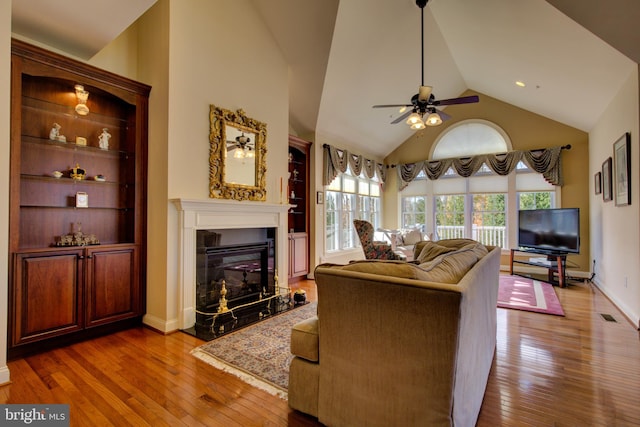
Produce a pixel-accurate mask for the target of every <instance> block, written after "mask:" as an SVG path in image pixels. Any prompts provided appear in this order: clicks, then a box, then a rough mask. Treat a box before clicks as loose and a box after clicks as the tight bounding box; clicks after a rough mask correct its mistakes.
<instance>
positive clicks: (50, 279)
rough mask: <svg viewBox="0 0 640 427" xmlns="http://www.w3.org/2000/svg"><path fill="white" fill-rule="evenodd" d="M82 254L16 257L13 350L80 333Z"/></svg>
mask: <svg viewBox="0 0 640 427" xmlns="http://www.w3.org/2000/svg"><path fill="white" fill-rule="evenodd" d="M82 253H83V252H82V250H70V251H60V252H46V253H43V252H40V253H19V254H16V257H15V268H14V272H15V275H14V284H13V296H12V309H13V319H14V322H13V327H12V328H11V334H12V336H11V344H12V345H13V346H15V345H19V344H24V343H28V342H32V341H39V340H42V339H46V338H50V337H53V336H56V335H61V334H65V333H69V332H74V331H78V330H80V329H82V327H83V318H84V316H83V314H84V313H83V311H82V261H81V259H82Z"/></svg>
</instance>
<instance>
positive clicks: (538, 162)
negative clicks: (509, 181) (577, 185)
mask: <svg viewBox="0 0 640 427" xmlns="http://www.w3.org/2000/svg"><path fill="white" fill-rule="evenodd" d="M569 148H571V146H570V145H566V146H562V147H553V148H544V149H540V150H531V151H510V152H508V153H498V154H481V155H478V156H473V157H461V158H455V159H442V160H432V161H429V160H423V161H420V162H417V163H404V164H399V165H397V169H398V178H399V180H400V190H402V189H403V188H405V187H406V186H407V185H408V184H409V183H410V182H411V181H413V180H414V179H415V178H416V177H417V176H418V175H419V174H420V172H424V173H425V174H426V175H427V178H429V179H432V180H435V179H438V178H440V177H441V176H442V175H444V173H445V172H446V171H448V170H449V168H453V169H454V170H455V171H456V172H457V173H458V175H460V176H462V177H465V178H467V177H470V176H472V175H473V174H475V173H476V172H478V170H479V169H480V167H481V166H482V164H483V163H484V164H486V165H487V167H489V168H490V169H491V170H492V171H494V172H495V173H497V174H498V175H508V174H509V173H511V172H512V171H513V170H514V169H515V168H516V166H517V165H518V163H519V162H520V161H523V162H524V163H525V164H526V165H527V166H528V167H529V168H531V169H532V170H534V171H536V172H538V173H541V174H542V176H544V179H545V180H546V181H547V182H549V183H550V184H553V185H559V186H562V172H561V170H560V153H561V152H562V149H569Z"/></svg>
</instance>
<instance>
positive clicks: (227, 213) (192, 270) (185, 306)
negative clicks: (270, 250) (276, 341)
mask: <svg viewBox="0 0 640 427" xmlns="http://www.w3.org/2000/svg"><path fill="white" fill-rule="evenodd" d="M172 202H173V203H174V205H175V206H176V208H177V210H178V214H179V221H180V224H179V230H180V236H179V245H180V247H179V257H180V259H179V263H178V265H179V268H180V271H179V283H178V294H179V307H178V311H179V312H178V318H179V322H180V325H179V328H180V329H188V328H190V327H192V326H193V325H194V324H195V321H196V313H195V309H196V292H195V290H196V231H197V230H213V229H242V228H263V227H264V228H275V229H276V245H275V246H276V266H277V272H278V279H279V280H278V283H279V284H280V286H284V287H286V285H287V271H288V270H287V252H288V248H289V247H288V240H287V225H288V217H287V211H288V210H289V208H290V206H289V205H284V204H273V203H265V202H252V201H243V202H238V201H233V200H219V199H207V200H190V199H174V200H172Z"/></svg>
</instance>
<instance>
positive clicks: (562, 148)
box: [325, 144, 571, 169]
mask: <svg viewBox="0 0 640 427" xmlns="http://www.w3.org/2000/svg"><path fill="white" fill-rule="evenodd" d="M325 145H327V144H325ZM560 149H561V150H571V144H567V145H563V146H561V147H560ZM542 150H547V148H536V149H534V150H529V151H542ZM499 154H507V153H497V154H496V155H499ZM460 158H461V159H470V158H471V157H460ZM414 163H415V162H414ZM385 166H386V168H387V169H389V168H395V167H396V166H398V165H395V164H391V165H385Z"/></svg>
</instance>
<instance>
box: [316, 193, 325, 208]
mask: <svg viewBox="0 0 640 427" xmlns="http://www.w3.org/2000/svg"><path fill="white" fill-rule="evenodd" d="M316 203H317V204H319V205H321V204H323V203H324V192H323V191H318V192H317V193H316Z"/></svg>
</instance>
